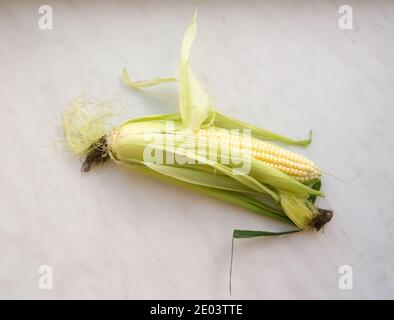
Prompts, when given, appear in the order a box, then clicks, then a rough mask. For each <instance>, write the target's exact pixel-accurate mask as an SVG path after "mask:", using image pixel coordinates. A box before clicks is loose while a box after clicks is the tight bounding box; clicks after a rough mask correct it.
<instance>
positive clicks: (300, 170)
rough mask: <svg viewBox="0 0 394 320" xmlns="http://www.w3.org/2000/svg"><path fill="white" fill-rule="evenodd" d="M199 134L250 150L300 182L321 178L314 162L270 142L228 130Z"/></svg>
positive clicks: (256, 156) (208, 130) (204, 130)
mask: <svg viewBox="0 0 394 320" xmlns="http://www.w3.org/2000/svg"><path fill="white" fill-rule="evenodd" d="M197 134H198V135H202V136H204V137H208V138H210V139H215V140H216V141H217V143H218V145H226V146H229V147H230V148H232V149H240V151H241V150H245V149H248V150H249V152H250V153H251V155H252V156H253V157H254V158H255V159H257V160H260V161H262V162H263V163H266V164H268V165H271V166H273V167H274V168H276V169H278V170H280V171H282V172H283V173H285V174H287V175H289V176H291V177H293V178H294V179H296V180H298V181H300V182H309V181H312V180H315V179H319V178H320V176H321V173H320V170H319V169H318V168H317V166H316V165H315V164H314V163H313V162H312V161H310V160H308V159H307V158H305V157H304V156H302V155H299V154H296V153H294V152H291V151H288V150H286V149H284V148H281V147H279V146H277V145H274V144H272V143H270V142H267V141H261V140H259V139H255V138H252V139H244V138H243V136H242V135H238V136H236V135H233V134H230V133H229V132H228V131H227V130H212V129H199V130H198V131H197Z"/></svg>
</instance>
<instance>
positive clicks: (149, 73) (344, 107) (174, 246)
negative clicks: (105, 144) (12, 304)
mask: <svg viewBox="0 0 394 320" xmlns="http://www.w3.org/2000/svg"><path fill="white" fill-rule="evenodd" d="M42 4H49V5H51V6H52V8H53V14H54V17H53V18H54V29H53V30H47V31H43V30H40V29H39V28H38V24H37V21H38V18H39V14H38V8H39V6H40V5H42ZM342 4H350V5H351V6H352V8H353V13H354V29H353V30H341V29H339V27H338V19H339V17H340V15H339V14H338V8H339V7H340V6H341V5H342ZM195 7H198V8H199V18H198V23H199V32H198V38H197V41H196V43H195V47H194V52H193V64H194V67H195V69H196V70H197V72H198V74H199V75H200V77H201V78H202V80H203V82H204V83H205V84H206V85H207V86H208V87H209V88H210V91H211V92H212V94H213V95H214V97H215V98H216V100H217V108H218V109H219V110H220V111H222V112H224V113H226V114H228V115H231V116H234V117H237V118H240V119H243V120H246V121H250V122H253V123H255V124H257V125H260V126H263V127H265V128H270V129H272V130H275V131H278V132H281V133H285V134H287V135H290V136H294V137H304V136H305V134H306V133H307V132H308V130H309V129H313V132H314V141H313V144H312V145H311V146H310V148H308V149H305V150H301V152H302V153H304V154H306V155H308V156H309V157H310V158H312V159H314V160H315V162H316V163H318V164H319V165H320V166H321V167H322V168H323V169H324V170H325V171H327V172H330V173H333V174H335V175H336V176H339V177H340V178H341V179H340V180H339V179H336V178H334V177H333V176H332V175H329V174H327V175H326V176H325V177H324V191H325V193H326V195H327V197H326V199H322V200H320V204H321V206H323V207H331V208H333V209H334V210H335V218H334V219H333V221H332V222H331V223H330V224H329V225H327V227H326V228H325V230H324V232H320V233H302V234H297V235H293V236H289V237H285V238H276V239H267V238H266V239H252V240H241V241H237V242H236V243H235V253H234V270H233V271H234V273H233V294H232V296H231V297H230V296H229V291H228V282H229V263H230V248H231V233H232V230H233V229H234V228H245V229H257V230H284V229H285V228H287V227H286V226H285V225H281V224H279V223H276V222H274V221H271V220H269V219H265V218H261V217H258V216H256V215H254V214H253V213H248V212H245V211H244V210H242V209H238V208H235V207H232V206H229V205H226V204H223V203H221V202H218V201H215V200H211V199H209V198H205V197H204V196H201V195H198V194H194V193H193V192H190V191H188V190H183V189H181V188H179V187H174V186H170V185H167V184H165V183H164V182H158V181H155V180H153V179H151V178H147V177H145V176H142V175H138V174H131V173H126V172H125V171H123V170H121V169H119V168H117V167H116V166H115V165H113V164H109V165H105V166H103V167H101V168H97V169H95V170H93V171H92V172H91V173H89V174H87V175H82V174H81V173H80V171H79V169H80V165H81V163H80V161H79V159H76V158H75V157H73V156H72V155H70V154H69V153H68V151H67V150H66V149H65V147H64V145H63V144H62V143H56V140H57V139H59V138H62V135H61V130H60V129H59V125H60V123H59V120H58V116H59V115H60V114H61V113H62V111H63V110H64V108H65V105H66V104H67V102H68V101H69V100H70V98H72V97H73V96H76V95H78V94H79V93H80V92H81V91H83V90H89V91H91V92H93V93H94V94H96V95H97V96H98V97H106V96H108V95H110V94H113V93H118V94H120V95H121V96H122V99H123V100H122V101H123V103H124V105H125V106H126V107H128V110H129V111H130V115H132V116H139V115H146V114H152V113H161V112H163V113H164V112H173V111H176V110H177V90H176V86H175V85H173V84H166V85H163V86H162V87H161V88H157V89H156V88H152V89H150V90H149V91H146V92H144V93H137V92H133V91H130V90H129V89H127V88H125V86H124V85H123V84H122V83H121V81H120V72H121V69H122V68H123V67H128V69H129V71H130V72H131V74H132V75H133V76H134V77H135V78H150V77H155V76H172V75H176V72H177V65H178V57H179V47H180V41H181V38H182V36H183V33H184V31H185V28H186V26H187V25H188V23H189V22H190V19H191V17H192V14H193V11H194V8H195ZM393 35H394V2H393V1H349V0H346V1H244V2H242V3H239V2H237V1H160V2H159V1H111V2H110V1H67V2H66V1H64V2H60V1H46V2H44V1H18V2H16V1H11V0H10V1H1V2H0V39H1V42H0V71H1V72H0V98H1V99H0V101H1V106H0V121H1V125H0V137H1V139H2V151H1V156H0V194H1V201H0V298H38V299H58V298H65V299H69V298H78V299H79V298H93V299H94V298H120V299H124V298H127V299H143V298H164V299H175V298H180V299H184V298H207V299H214V298H220V299H222V298H224V299H227V298H235V299H246V298H248V299H272V298H284V299H302V298H311V299H319V298H322V299H331V298H338V299H353V298H356V299H362V298H394V279H393V276H394V217H393V209H394V200H393V188H394V173H393V160H392V158H393V155H394V152H393V143H394V129H393V126H392V122H393V120H394V111H393V108H394V105H393V104H394V94H393V89H394V43H393ZM40 265H50V266H51V267H52V268H53V276H54V278H53V279H54V287H53V289H52V290H41V289H40V288H39V287H38V285H37V282H38V278H39V274H38V268H39V266H40ZM341 265H350V266H351V267H352V268H353V289H352V290H341V289H340V288H339V287H338V279H339V276H340V275H339V274H338V268H339V267H340V266H341Z"/></svg>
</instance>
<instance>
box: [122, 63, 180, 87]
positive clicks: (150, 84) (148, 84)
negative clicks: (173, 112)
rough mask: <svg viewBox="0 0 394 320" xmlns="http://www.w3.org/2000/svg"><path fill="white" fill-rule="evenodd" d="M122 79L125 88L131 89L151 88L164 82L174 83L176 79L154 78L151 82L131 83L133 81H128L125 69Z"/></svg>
mask: <svg viewBox="0 0 394 320" xmlns="http://www.w3.org/2000/svg"><path fill="white" fill-rule="evenodd" d="M122 79H123V82H124V83H125V84H126V85H127V86H129V87H130V88H132V89H140V88H147V87H153V86H156V85H158V84H161V83H164V82H176V81H177V79H176V78H174V77H170V78H155V79H151V80H139V81H133V80H131V79H130V77H129V74H128V72H127V69H126V68H124V69H123V72H122Z"/></svg>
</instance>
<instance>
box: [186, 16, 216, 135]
mask: <svg viewBox="0 0 394 320" xmlns="http://www.w3.org/2000/svg"><path fill="white" fill-rule="evenodd" d="M196 18H197V11H196V12H195V14H194V17H193V20H192V23H191V24H190V26H189V27H188V29H187V30H186V33H185V35H184V37H183V42H182V48H181V61H180V76H179V87H180V88H179V103H180V106H179V107H180V114H181V118H182V126H183V128H187V129H190V130H194V129H196V128H199V127H200V125H201V124H202V123H203V122H204V120H205V119H206V118H207V117H208V116H209V114H210V113H211V112H212V99H211V97H210V95H209V94H208V93H207V92H206V91H205V89H204V88H203V86H202V85H201V83H200V82H199V81H198V79H197V78H196V76H195V75H194V73H193V71H192V69H191V67H190V50H191V47H192V45H193V42H194V39H195V37H196V33H197V22H196Z"/></svg>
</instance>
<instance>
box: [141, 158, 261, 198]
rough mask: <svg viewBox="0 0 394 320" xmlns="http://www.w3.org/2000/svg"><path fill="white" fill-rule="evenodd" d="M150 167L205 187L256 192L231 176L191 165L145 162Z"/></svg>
mask: <svg viewBox="0 0 394 320" xmlns="http://www.w3.org/2000/svg"><path fill="white" fill-rule="evenodd" d="M144 164H145V165H146V166H147V167H149V168H150V169H152V170H154V171H157V172H158V173H161V174H164V175H167V176H170V177H172V178H174V179H178V180H182V181H185V182H188V183H191V184H197V185H201V186H204V187H210V188H219V189H224V190H231V191H237V192H248V193H251V192H254V190H253V189H251V188H249V187H248V186H245V185H244V184H242V183H240V182H238V181H236V180H234V179H232V178H230V177H229V176H223V175H218V174H213V173H208V172H204V171H199V170H195V169H192V168H190V167H176V166H170V165H162V164H156V163H146V162H145V163H144Z"/></svg>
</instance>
